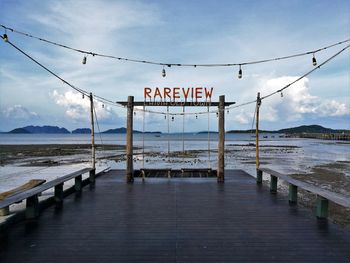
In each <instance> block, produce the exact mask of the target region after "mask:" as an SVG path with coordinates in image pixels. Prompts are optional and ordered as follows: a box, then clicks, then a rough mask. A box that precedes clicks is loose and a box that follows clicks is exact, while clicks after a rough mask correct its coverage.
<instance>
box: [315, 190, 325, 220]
mask: <svg viewBox="0 0 350 263" xmlns="http://www.w3.org/2000/svg"><path fill="white" fill-rule="evenodd" d="M316 216H317V218H321V219H324V218H327V217H328V200H327V199H326V198H323V197H322V196H319V195H318V196H317V200H316Z"/></svg>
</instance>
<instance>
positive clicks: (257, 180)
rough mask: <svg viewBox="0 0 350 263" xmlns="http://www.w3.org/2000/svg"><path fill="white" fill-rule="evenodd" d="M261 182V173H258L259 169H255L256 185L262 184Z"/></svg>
mask: <svg viewBox="0 0 350 263" xmlns="http://www.w3.org/2000/svg"><path fill="white" fill-rule="evenodd" d="M262 181H263V172H262V171H260V170H259V169H256V183H257V184H262Z"/></svg>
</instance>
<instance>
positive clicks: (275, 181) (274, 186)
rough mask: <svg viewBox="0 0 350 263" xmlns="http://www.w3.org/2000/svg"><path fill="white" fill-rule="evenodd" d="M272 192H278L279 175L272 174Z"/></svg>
mask: <svg viewBox="0 0 350 263" xmlns="http://www.w3.org/2000/svg"><path fill="white" fill-rule="evenodd" d="M270 178H271V179H270V193H271V194H277V177H276V176H273V175H270Z"/></svg>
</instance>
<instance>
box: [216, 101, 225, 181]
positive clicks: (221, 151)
mask: <svg viewBox="0 0 350 263" xmlns="http://www.w3.org/2000/svg"><path fill="white" fill-rule="evenodd" d="M218 122H219V127H218V128H219V141H218V171H217V180H218V182H219V183H223V182H224V181H225V172H224V169H225V95H221V96H220V97H219V121H218Z"/></svg>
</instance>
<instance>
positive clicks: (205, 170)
mask: <svg viewBox="0 0 350 263" xmlns="http://www.w3.org/2000/svg"><path fill="white" fill-rule="evenodd" d="M181 172H182V176H185V175H186V174H189V173H190V174H191V175H192V176H193V173H196V174H198V175H199V177H202V174H206V177H210V176H211V174H212V169H211V168H181Z"/></svg>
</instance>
